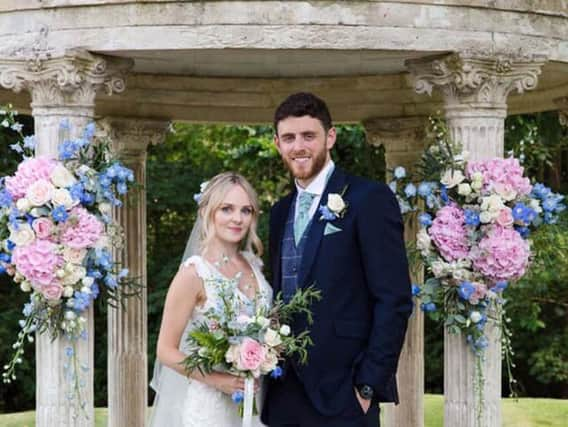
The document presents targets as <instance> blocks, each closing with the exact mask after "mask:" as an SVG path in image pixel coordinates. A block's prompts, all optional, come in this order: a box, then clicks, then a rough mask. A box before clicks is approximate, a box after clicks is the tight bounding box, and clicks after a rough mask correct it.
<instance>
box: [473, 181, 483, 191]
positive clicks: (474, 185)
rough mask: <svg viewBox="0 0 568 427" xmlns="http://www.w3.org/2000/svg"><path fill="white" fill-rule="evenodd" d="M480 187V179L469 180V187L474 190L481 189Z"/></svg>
mask: <svg viewBox="0 0 568 427" xmlns="http://www.w3.org/2000/svg"><path fill="white" fill-rule="evenodd" d="M482 187H483V182H482V181H471V188H472V189H473V190H474V191H479V190H481V188H482Z"/></svg>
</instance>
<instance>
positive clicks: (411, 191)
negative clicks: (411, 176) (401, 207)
mask: <svg viewBox="0 0 568 427" xmlns="http://www.w3.org/2000/svg"><path fill="white" fill-rule="evenodd" d="M404 194H406V197H408V198H411V197H414V196H416V186H415V185H414V184H412V183H410V184H406V187H404Z"/></svg>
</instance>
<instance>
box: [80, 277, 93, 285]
mask: <svg viewBox="0 0 568 427" xmlns="http://www.w3.org/2000/svg"><path fill="white" fill-rule="evenodd" d="M81 283H83V286H88V287H91V286H92V285H93V283H95V279H93V278H92V277H89V276H87V277H83V280H81Z"/></svg>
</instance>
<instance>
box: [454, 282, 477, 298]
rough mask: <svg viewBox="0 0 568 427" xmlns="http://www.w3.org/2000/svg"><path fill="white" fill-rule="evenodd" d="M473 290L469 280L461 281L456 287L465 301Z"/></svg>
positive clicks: (473, 287)
mask: <svg viewBox="0 0 568 427" xmlns="http://www.w3.org/2000/svg"><path fill="white" fill-rule="evenodd" d="M474 292H475V286H473V284H472V283H471V282H462V283H461V284H460V286H459V288H458V295H459V296H460V298H461V299H463V300H465V301H468V300H469V298H470V297H471V296H472V295H473V293H474Z"/></svg>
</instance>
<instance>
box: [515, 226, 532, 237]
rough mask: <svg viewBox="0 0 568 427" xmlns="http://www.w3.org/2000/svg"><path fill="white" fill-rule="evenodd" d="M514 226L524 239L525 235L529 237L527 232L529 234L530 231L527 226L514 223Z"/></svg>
mask: <svg viewBox="0 0 568 427" xmlns="http://www.w3.org/2000/svg"><path fill="white" fill-rule="evenodd" d="M514 228H515V230H516V231H517V233H519V234H520V235H521V237H522V238H523V239H526V238H527V237H529V234H531V231H530V230H529V228H528V227H524V226H522V227H521V226H520V225H515V226H514Z"/></svg>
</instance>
